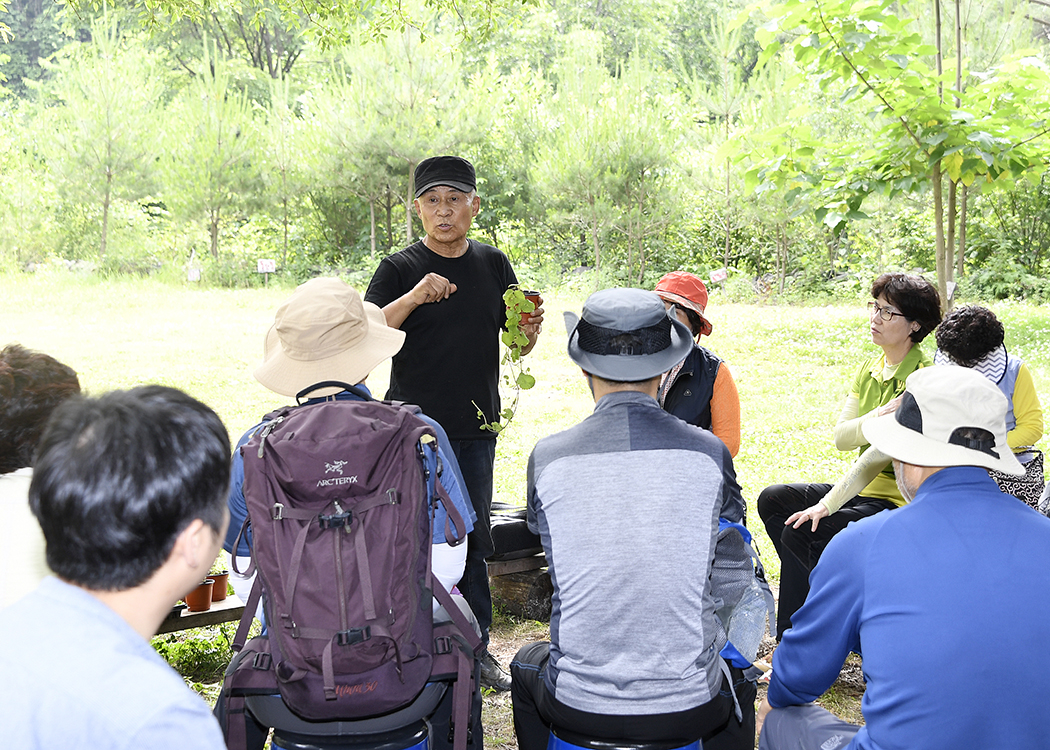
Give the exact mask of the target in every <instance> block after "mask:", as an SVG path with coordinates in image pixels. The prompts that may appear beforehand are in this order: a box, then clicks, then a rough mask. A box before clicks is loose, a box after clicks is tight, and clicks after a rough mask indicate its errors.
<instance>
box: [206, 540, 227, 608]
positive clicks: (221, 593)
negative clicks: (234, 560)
mask: <svg viewBox="0 0 1050 750" xmlns="http://www.w3.org/2000/svg"><path fill="white" fill-rule="evenodd" d="M208 580H209V581H212V582H213V583H214V585H213V586H212V589H211V600H212V601H213V602H221V601H224V600H225V599H226V593H227V585H228V584H229V581H230V571H229V569H228V568H227V567H226V558H225V557H224V556H223V554H222V553H221V552H220V553H219V556H218V557H216V558H215V562H213V563H212V564H211V572H209V573H208Z"/></svg>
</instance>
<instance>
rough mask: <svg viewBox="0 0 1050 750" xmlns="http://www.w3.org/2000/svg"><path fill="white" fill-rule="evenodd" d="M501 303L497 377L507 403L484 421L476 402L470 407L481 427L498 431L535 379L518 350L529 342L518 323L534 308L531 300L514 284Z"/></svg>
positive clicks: (508, 420) (510, 416) (520, 323)
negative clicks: (506, 390)
mask: <svg viewBox="0 0 1050 750" xmlns="http://www.w3.org/2000/svg"><path fill="white" fill-rule="evenodd" d="M503 302H504V303H505V304H506V307H507V323H506V330H505V331H504V332H503V333H502V334H501V336H500V340H501V341H502V342H503V346H504V347H505V349H504V352H503V359H502V360H501V361H500V366H501V368H502V372H501V375H500V380H501V381H502V383H503V385H504V386H506V387H507V388H509V389H510V391H511V393H512V399H513V400H512V401H511V402H510V405H509V406H506V407H504V408H503V409H502V410H501V411H500V413H499V415H498V416H497V418H496V419H495V420H493V421H492V422H486V421H485V412H483V411H482V410H481V407H480V406H478V404H477V402H473V401H472V402H471V403H473V404H474V408H475V409H477V410H478V419H480V420H481V422H482V424H481V428H480V429H482V430H488V431H489V432H494V433H496V434H499V433H500V432H503V430H505V429H506V428H507V425H509V424H510V422H511V420H512V419H514V415H515V413H516V412H517V410H518V400H519V399H520V398H521V392H522V391H527V390H529V389H530V388H532V387H533V386H534V385H536V378H534V377H533V376H532V375H531V374H530V373H529V368H528V367H527V366H526V365H525V361H524V360H523V359H522V357H523V354H522V351H523V350H524V349H525V347H527V346H528V345H529V337H528V336H526V335H525V329H524V327H523V326H522V316H523V315H524V316H526V317H527V316H528V315H529V314H530V313H532V312H533V311H534V310H535V309H536V305H535V303H534V302H533V301H532V300H530V299H529V298H528V297H526V296H525V292H523V291H521V290H520V289H519V288H518V287H517V285H514V286H511V287H510V288H509V289H507V291H506V292H504V293H503Z"/></svg>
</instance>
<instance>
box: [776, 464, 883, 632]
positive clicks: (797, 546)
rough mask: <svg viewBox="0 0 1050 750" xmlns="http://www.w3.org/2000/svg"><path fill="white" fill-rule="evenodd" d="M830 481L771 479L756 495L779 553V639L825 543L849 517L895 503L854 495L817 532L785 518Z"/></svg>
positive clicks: (813, 498) (803, 595)
mask: <svg viewBox="0 0 1050 750" xmlns="http://www.w3.org/2000/svg"><path fill="white" fill-rule="evenodd" d="M832 486H833V485H830V484H774V485H770V486H769V487H766V488H765V489H764V490H762V492H761V493H760V494H759V496H758V515H759V516H760V517H761V518H762V523H763V524H765V527H766V533H767V534H769V538H770V540H771V541H772V542H773V546H774V547H775V548H776V550H777V555H779V556H780V599H779V601H778V602H777V640H778V641H779V640H780V639H781V638H782V637H783V635H784V631H785V630H787V629H788V628H790V627H791V617H792V616H793V615H794V614H795V612H797V611H798V609H799V608H800V607H801V606H802V604H803V603H804V602H805V601H806V596H807V595H808V594H809V574H810V573H811V572H812V571H813V568H815V567H816V566H817V561H818V560H819V559H820V556H821V554H822V553H823V552H824V548H825V547H827V546H828V542H830V541H831V538H832V537H834V536H835V535H836V534H837V533H839V532H840V531H842V530H843V529H844V528H846V525H847V524H848V523H850V522H851V521H859V520H860V519H862V518H867V517H868V516H873V515H875V514H876V513H878V512H879V511H883V510H889V509H890V508H894V507H896V506H895V505H894V504H893V503H891V502H890V501H889V500H881V499H878V498H871V497H862V496H860V495H858V496H857V497H855V498H853V499H852V500H850V501H849V502H847V503H846V504H845V505H843V506H842V507H841V508H840V509H839V510H838V511H837V512H835V513H832V514H831V515H829V516H827V517H826V518H822V519H820V524H819V525H818V526H817V530H816V531H810V526H811V524H810V523H809V522H806V523H804V524H803V525H802V526H800V527H799V528H797V529H793V528H791V527H790V526H785V525H784V522H785V521H787V519H788V518H789V517H790V516H791V515H792V514H793V513H797V512H798V511H800V510H805V509H806V508H808V507H810V506H811V505H815V504H816V503H817V502H818V501H819V500H820V499H821V498H822V497H824V496H825V495H826V494H828V493H829V492H831V488H832Z"/></svg>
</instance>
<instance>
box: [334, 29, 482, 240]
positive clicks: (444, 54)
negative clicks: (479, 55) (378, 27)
mask: <svg viewBox="0 0 1050 750" xmlns="http://www.w3.org/2000/svg"><path fill="white" fill-rule="evenodd" d="M344 60H345V64H346V69H347V70H348V71H349V75H350V86H349V89H348V92H347V96H348V101H349V102H350V103H351V111H353V112H356V120H357V126H358V127H360V132H359V133H358V134H357V141H358V142H366V143H367V144H369V146H368V150H367V154H369V156H368V160H369V166H371V164H374V163H375V162H376V161H377V160H380V159H381V160H384V161H385V162H386V165H387V169H388V171H389V172H391V173H394V174H407V175H408V179H407V180H406V181H404V182H402V183H401V185H402V188H403V191H404V192H403V193H402V195H403V199H404V204H403V205H404V209H405V214H404V216H405V243H406V244H411V243H412V241H413V234H414V227H413V211H412V202H413V199H414V197H415V186H414V184H413V183H412V176H413V174H414V171H415V167H416V165H417V164H418V163H419V162H420V161H422V160H423V159H424V158H426V157H428V156H433V155H435V154H443V153H456V154H459V153H463V152H465V151H467V150H468V149H469V148H470V146H471V144H473V143H475V142H477V141H479V140H480V139H482V138H484V136H485V133H484V130H483V128H481V127H479V125H478V120H479V116H480V115H479V113H478V112H477V111H476V110H475V108H474V106H473V102H471V101H470V98H469V97H468V96H467V95H466V91H465V84H464V76H463V70H462V67H461V60H460V58H459V57H458V56H457V55H456V54H455V53H454V52H453V51H452V50H451V49H447V48H444V49H443V48H442V46H441V42H439V40H437V39H436V38H434V37H431V38H430V39H428V40H426V41H424V40H423V38H422V37H421V35H420V33H419V32H417V31H415V30H406V31H405V32H404V33H402V34H400V35H397V36H390V37H388V38H387V39H385V40H384V41H383V42H382V43H377V44H373V45H369V46H363V45H357V46H354V47H349V48H347V50H346V51H345V52H344ZM366 134H367V137H365V136H366ZM377 187H378V188H379V190H378V191H377V192H376V193H375V194H381V193H382V192H383V191H384V190H385V185H383V184H379V185H378V186H377Z"/></svg>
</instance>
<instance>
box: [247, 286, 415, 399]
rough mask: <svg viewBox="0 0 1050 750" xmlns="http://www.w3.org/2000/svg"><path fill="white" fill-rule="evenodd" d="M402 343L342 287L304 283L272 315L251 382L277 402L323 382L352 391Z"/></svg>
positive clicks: (377, 313)
mask: <svg viewBox="0 0 1050 750" xmlns="http://www.w3.org/2000/svg"><path fill="white" fill-rule="evenodd" d="M404 343H405V332H404V331H400V330H398V329H396V328H390V327H389V326H388V325H387V324H386V318H385V317H384V316H383V311H382V310H380V309H379V308H378V307H376V306H375V305H373V304H372V303H371V302H363V301H362V300H361V295H360V294H358V293H357V290H356V289H354V288H353V287H352V286H350V285H349V284H347V283H346V282H345V281H343V280H342V279H332V278H327V279H310V281H307V282H306V283H305V284H301V285H300V286H299V287H298V288H297V289H296V290H295V292H293V293H292V296H291V297H289V298H288V300H287V301H286V302H285V303H284V304H283V305H281V306H280V307H279V308H278V309H277V316H276V318H275V321H274V324H273V325H272V326H270V330H269V331H267V333H266V343H265V347H264V351H263V362H262V364H261V365H259V366H258V367H257V368H255V379H256V380H258V381H259V382H260V383H262V384H263V385H264V386H266V387H267V388H269V389H270V390H271V391H274V392H275V393H280V394H281V395H282V396H295V395H296V394H298V393H299V392H301V391H302V390H304V389H306V388H309V387H310V386H311V385H315V384H316V383H320V382H322V381H324V380H338V381H342V382H344V383H348V384H350V385H356V384H357V383H360V382H361V381H362V380H364V379H365V378H366V377H368V373H370V372H372V370H373V369H374V368H375V366H376V365H378V364H379V363H380V362H382V361H383V360H384V359H387V358H388V357H392V356H394V355H395V354H397V353H398V351H400V350H401V345H402V344H404ZM339 390H340V389H339V388H326V389H320V390H317V391H315V392H312V395H316V396H324V395H330V394H332V393H336V392H338V391H339Z"/></svg>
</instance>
